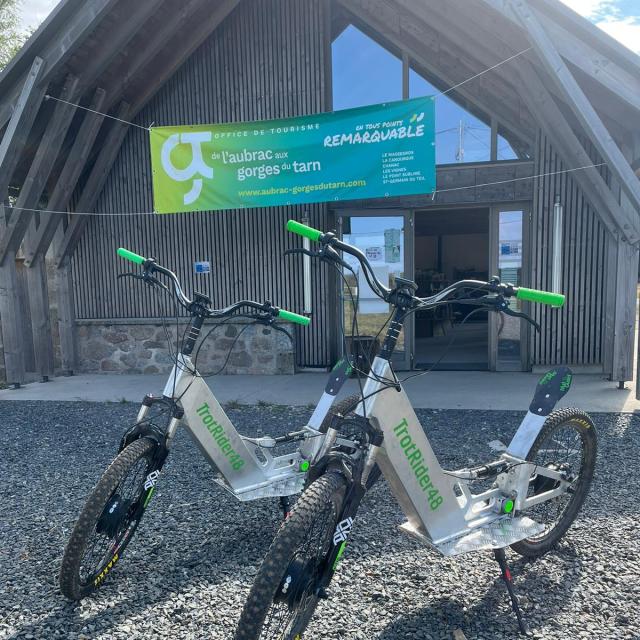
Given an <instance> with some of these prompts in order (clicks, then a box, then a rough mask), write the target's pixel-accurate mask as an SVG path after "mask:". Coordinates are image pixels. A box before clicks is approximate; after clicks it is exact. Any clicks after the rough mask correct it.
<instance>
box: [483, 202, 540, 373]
mask: <svg viewBox="0 0 640 640" xmlns="http://www.w3.org/2000/svg"><path fill="white" fill-rule="evenodd" d="M531 210H532V204H531V202H507V203H504V204H498V205H492V206H491V213H490V216H489V272H490V275H497V274H498V263H499V255H500V237H499V215H500V212H506V211H522V282H521V283H520V284H521V285H522V286H524V287H527V286H529V284H530V282H531V280H530V278H531V246H530V239H531ZM529 307H530V304H529V303H528V302H525V303H524V304H523V306H522V310H523V311H524V312H525V313H529ZM499 320H500V318H499V317H498V314H496V313H490V314H489V371H529V370H530V369H531V325H530V324H529V323H528V322H526V321H525V320H521V321H520V368H519V369H518V368H515V369H514V368H513V367H508V366H507V367H505V366H501V365H500V362H499V360H498V329H499V326H500V322H499Z"/></svg>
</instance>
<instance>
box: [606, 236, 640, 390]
mask: <svg viewBox="0 0 640 640" xmlns="http://www.w3.org/2000/svg"><path fill="white" fill-rule="evenodd" d="M638 256H639V254H638V245H630V244H629V243H627V242H624V241H623V240H622V239H621V238H618V241H617V243H616V255H615V261H616V265H615V284H614V286H615V302H614V316H613V346H612V349H613V362H612V373H611V379H612V380H615V381H618V382H623V383H624V382H627V381H629V380H633V373H634V371H633V356H634V346H635V326H636V302H637V294H638Z"/></svg>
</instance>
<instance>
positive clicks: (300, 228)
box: [287, 220, 322, 242]
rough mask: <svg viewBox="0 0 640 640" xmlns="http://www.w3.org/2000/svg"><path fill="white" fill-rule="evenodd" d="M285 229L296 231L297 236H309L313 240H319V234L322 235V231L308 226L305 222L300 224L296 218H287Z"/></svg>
mask: <svg viewBox="0 0 640 640" xmlns="http://www.w3.org/2000/svg"><path fill="white" fill-rule="evenodd" d="M287 231H291V232H292V233H297V234H298V235H299V236H302V237H304V238H309V240H315V241H316V242H317V241H318V240H320V236H322V231H318V230H317V229H314V228H313V227H308V226H307V225H306V224H302V222H297V221H296V220H289V222H287Z"/></svg>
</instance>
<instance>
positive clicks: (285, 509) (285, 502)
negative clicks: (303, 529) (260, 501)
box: [280, 496, 292, 520]
mask: <svg viewBox="0 0 640 640" xmlns="http://www.w3.org/2000/svg"><path fill="white" fill-rule="evenodd" d="M291 507H292V504H291V498H290V497H289V496H280V508H281V509H282V515H283V517H284V519H285V520H286V519H287V518H288V517H289V514H290V513H291Z"/></svg>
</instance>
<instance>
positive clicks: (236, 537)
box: [6, 505, 279, 640]
mask: <svg viewBox="0 0 640 640" xmlns="http://www.w3.org/2000/svg"><path fill="white" fill-rule="evenodd" d="M273 511H274V514H275V513H276V512H277V511H276V505H274V509H273ZM238 520H240V518H238ZM264 524H265V526H264V527H263V528H262V529H261V530H260V531H256V530H252V531H247V529H246V527H243V526H242V522H239V523H238V524H237V525H236V526H233V527H229V526H228V522H225V525H226V526H225V531H224V534H225V535H224V538H221V537H218V532H216V530H215V523H211V525H212V527H211V532H210V534H209V535H207V536H206V537H205V538H204V539H203V540H202V541H201V543H200V544H198V545H193V544H191V545H189V546H181V544H180V543H181V538H180V533H179V531H174V532H173V535H171V537H170V539H169V540H167V541H166V543H165V542H163V543H162V544H160V545H156V546H150V547H147V548H146V549H144V550H142V553H136V556H139V555H141V556H142V557H136V558H134V559H133V560H134V563H135V565H139V564H140V563H145V565H146V571H147V573H148V576H149V579H148V580H145V577H144V575H141V572H140V568H139V566H133V567H132V566H130V565H131V562H129V561H130V560H132V558H131V557H130V556H131V554H124V555H123V558H122V565H121V566H117V567H116V570H115V571H114V572H113V575H112V576H110V580H108V581H106V582H105V584H104V586H103V587H102V588H101V589H100V590H99V591H98V592H96V593H95V594H93V595H92V596H90V597H89V598H85V599H83V600H81V601H80V602H70V601H68V600H66V599H65V598H64V596H63V595H62V594H61V593H60V591H59V589H58V587H57V585H56V587H55V588H51V589H50V590H49V591H47V592H46V593H43V594H41V597H42V598H46V599H47V600H48V601H49V602H50V603H52V604H50V605H49V606H48V607H47V609H48V611H47V613H48V615H47V616H46V617H43V618H40V619H38V621H37V622H36V623H33V624H24V625H22V626H20V627H19V628H18V630H17V631H16V633H14V634H13V635H10V636H7V638H6V640H17V639H18V638H20V639H22V638H38V639H39V638H47V637H48V635H46V634H47V630H49V629H60V628H62V629H67V630H69V631H71V632H72V633H74V636H73V637H78V636H79V637H85V638H91V637H93V629H95V630H99V633H100V634H101V635H102V634H105V633H106V634H109V630H110V629H112V628H114V627H116V626H118V625H122V624H123V623H127V622H130V621H131V620H132V619H135V618H136V617H141V618H144V617H147V616H148V612H149V611H153V610H154V607H157V606H160V608H162V606H163V605H165V604H166V603H168V602H170V601H175V600H176V599H177V600H178V601H179V602H180V603H181V604H180V605H178V606H175V605H172V607H171V612H172V614H178V615H179V614H181V613H188V612H189V610H190V609H192V608H195V607H196V605H197V606H198V607H200V606H202V605H201V603H199V602H198V601H197V600H196V599H195V598H194V597H193V593H194V590H197V589H199V588H200V589H201V588H203V587H204V588H210V587H214V588H215V587H216V586H218V585H221V584H222V583H224V582H226V581H228V577H229V575H230V574H232V575H233V574H238V575H240V574H242V573H243V572H244V573H245V574H246V568H245V567H243V566H240V565H239V561H240V562H243V563H250V562H252V561H253V562H255V565H254V566H256V565H257V564H259V562H260V561H261V560H262V557H263V556H264V552H265V551H266V548H267V547H268V545H269V544H270V542H271V540H272V539H273V536H274V534H275V531H276V528H277V526H278V524H279V520H276V518H275V517H274V518H272V519H271V520H265V522H264ZM139 533H141V534H143V535H144V533H145V532H144V531H143V530H142V525H141V529H140V531H139ZM137 542H138V543H140V542H141V540H140V538H138V539H137ZM169 546H171V547H178V552H177V553H175V552H173V553H172V554H169V553H166V554H163V551H167V549H166V548H165V547H169ZM194 547H195V548H194ZM239 553H240V557H239ZM58 570H59V562H58V563H57V566H56V567H55V569H54V570H52V572H53V571H55V573H56V575H57V572H58ZM56 582H57V578H56ZM132 591H133V592H135V596H134V597H131V596H132V593H131V592H132ZM183 594H186V595H183ZM87 606H91V607H92V609H93V610H94V611H95V612H93V611H92V612H91V613H87V610H86V609H87ZM121 628H122V627H121ZM75 634H78V635H75ZM107 637H108V635H107ZM150 637H151V636H150Z"/></svg>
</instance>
